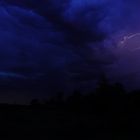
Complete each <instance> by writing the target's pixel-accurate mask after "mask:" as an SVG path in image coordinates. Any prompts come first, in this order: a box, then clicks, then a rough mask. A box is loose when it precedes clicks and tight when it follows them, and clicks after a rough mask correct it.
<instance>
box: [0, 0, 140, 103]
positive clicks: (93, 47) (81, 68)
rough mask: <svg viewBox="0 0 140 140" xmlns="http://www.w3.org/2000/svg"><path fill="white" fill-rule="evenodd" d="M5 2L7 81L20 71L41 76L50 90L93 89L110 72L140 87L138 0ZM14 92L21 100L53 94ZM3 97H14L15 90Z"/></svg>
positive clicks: (1, 54)
mask: <svg viewBox="0 0 140 140" xmlns="http://www.w3.org/2000/svg"><path fill="white" fill-rule="evenodd" d="M5 1H6V3H5V2H2V3H1V5H0V19H1V22H0V68H1V69H0V75H1V77H5V81H7V80H9V79H12V78H13V77H15V75H16V77H18V78H19V79H20V78H21V79H22V78H23V77H24V78H27V79H29V81H30V80H31V81H32V80H33V79H37V83H39V84H40V83H41V84H42V86H44V85H45V87H46V88H47V91H48V93H49V94H50V93H52V92H56V91H66V90H67V89H69V92H72V91H73V90H74V89H80V90H82V91H90V90H92V89H93V85H95V81H96V80H97V79H99V77H100V75H101V74H102V73H104V72H105V73H106V74H107V76H108V78H109V79H111V81H113V82H114V81H122V82H123V83H125V85H126V84H128V85H129V87H131V88H136V87H138V85H139V81H140V78H139V76H140V74H139V73H140V65H139V49H138V48H139V43H140V42H139V39H140V36H135V37H132V38H131V39H129V37H130V36H131V35H132V34H135V33H139V31H140V27H139V25H140V20H139V19H140V18H139V12H140V10H139V6H140V2H139V1H138V0H136V1H135V2H132V1H131V0H118V1H115V2H114V1H112V0H100V1H99V0H98V1H97V0H90V1H85V0H77V1H75V0H60V1H58V0H40V1H38V0H21V1H19V0H5ZM124 36H127V38H128V39H126V38H125V39H126V41H125V43H124V44H123V45H122V44H121V43H120V41H122V40H125V39H124ZM7 77H8V78H7ZM42 77H43V78H42ZM18 78H17V79H18ZM130 85H131V86H130ZM54 89H55V90H54ZM13 95H15V98H16V99H15V100H17V98H18V99H19V96H20V97H21V98H22V99H30V98H32V97H36V96H37V97H41V98H44V97H46V96H47V95H46V94H44V93H42V94H39V95H29V94H20V95H19V94H18V95H17V94H13ZM1 96H2V97H3V100H4V99H7V97H10V98H9V100H12V101H13V98H12V99H11V96H9V94H4V95H1ZM23 96H24V97H23ZM4 101H5V100H4Z"/></svg>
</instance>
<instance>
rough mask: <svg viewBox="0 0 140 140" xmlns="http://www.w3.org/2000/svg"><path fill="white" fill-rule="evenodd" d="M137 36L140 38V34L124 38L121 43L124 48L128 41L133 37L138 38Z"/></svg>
mask: <svg viewBox="0 0 140 140" xmlns="http://www.w3.org/2000/svg"><path fill="white" fill-rule="evenodd" d="M136 36H140V33H135V34H132V35H130V36H124V37H123V40H122V41H120V44H121V45H123V46H124V45H125V43H126V42H127V41H128V40H130V39H132V38H133V37H136Z"/></svg>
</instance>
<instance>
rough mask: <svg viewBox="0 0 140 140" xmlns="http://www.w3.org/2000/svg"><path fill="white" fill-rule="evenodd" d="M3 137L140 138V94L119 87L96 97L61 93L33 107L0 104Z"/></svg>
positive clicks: (124, 139) (119, 139) (99, 92)
mask: <svg viewBox="0 0 140 140" xmlns="http://www.w3.org/2000/svg"><path fill="white" fill-rule="evenodd" d="M0 128H1V130H0V135H1V137H2V136H4V137H5V138H8V139H12V138H14V139H40V140H42V139H52V140H55V139H65V140H71V139H86V140H88V139H93V140H104V139H107V140H137V139H138V140H139V139H140V133H139V132H140V92H139V91H135V92H133V93H129V94H128V93H126V92H125V91H124V90H123V88H122V87H121V86H120V85H115V86H114V87H107V86H104V87H100V88H99V89H98V90H97V91H96V94H95V93H94V94H93V93H90V94H87V95H81V94H80V93H79V92H75V93H74V95H72V96H70V97H68V98H67V99H65V100H64V99H63V96H62V94H60V93H59V94H58V96H57V97H55V98H53V99H51V100H48V101H46V102H44V103H39V102H38V101H37V100H33V101H32V102H31V104H30V105H7V104H1V105H0Z"/></svg>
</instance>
